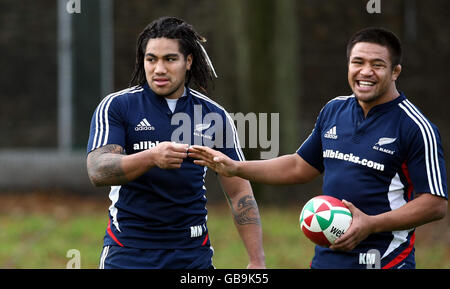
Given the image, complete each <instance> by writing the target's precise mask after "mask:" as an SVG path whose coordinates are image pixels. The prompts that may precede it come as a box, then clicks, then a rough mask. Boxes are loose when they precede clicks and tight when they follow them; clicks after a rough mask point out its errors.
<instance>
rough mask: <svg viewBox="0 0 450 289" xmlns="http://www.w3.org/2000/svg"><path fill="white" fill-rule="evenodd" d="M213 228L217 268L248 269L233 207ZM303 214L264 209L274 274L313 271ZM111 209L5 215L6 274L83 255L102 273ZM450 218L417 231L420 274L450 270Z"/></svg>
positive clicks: (85, 263)
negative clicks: (300, 221)
mask: <svg viewBox="0 0 450 289" xmlns="http://www.w3.org/2000/svg"><path fill="white" fill-rule="evenodd" d="M208 210H209V214H208V227H209V231H210V237H211V242H212V246H213V248H214V251H215V254H214V259H213V263H214V265H215V267H216V268H219V269H222V268H245V267H246V266H247V262H248V258H247V254H246V251H245V248H244V246H243V244H242V241H241V240H240V238H239V235H238V233H237V230H236V229H235V227H234V224H233V222H232V219H231V214H230V212H229V210H228V208H227V207H224V206H219V207H217V206H208ZM298 210H299V208H286V207H281V208H280V207H264V206H260V213H261V216H262V224H263V238H264V249H265V254H266V265H267V267H268V268H276V269H278V268H308V267H309V263H310V262H311V258H312V256H313V251H314V250H313V248H314V246H313V244H312V243H311V242H310V241H309V240H307V239H306V238H305V237H304V236H303V234H302V233H301V231H300V229H299V225H298ZM106 212H107V210H106V208H105V209H104V210H103V209H95V210H91V211H83V212H76V213H70V214H63V215H62V216H61V215H58V214H55V213H54V212H50V213H46V212H30V213H23V212H22V213H20V214H14V213H11V212H5V211H3V210H2V211H1V213H0V244H1V246H0V268H65V267H66V264H67V262H68V261H69V258H67V257H66V253H67V251H68V250H70V249H77V250H79V251H80V254H81V267H82V268H97V266H98V261H99V256H100V253H101V246H102V243H103V235H104V232H105V228H106V224H107V217H106ZM447 219H448V217H447V218H446V219H444V220H442V221H440V222H437V223H436V224H429V225H426V226H425V227H424V228H423V229H418V230H417V233H416V235H417V238H416V261H417V267H418V268H447V269H448V268H450V248H449V246H448V245H449V238H448V236H449V229H448V224H447V223H448V221H447Z"/></svg>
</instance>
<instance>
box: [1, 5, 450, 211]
mask: <svg viewBox="0 0 450 289" xmlns="http://www.w3.org/2000/svg"><path fill="white" fill-rule="evenodd" d="M61 2H62V5H63V6H65V5H66V4H67V3H68V2H70V1H65V0H61ZM61 2H60V4H61ZM72 2H73V1H72ZM75 2H76V1H75ZM78 2H79V3H80V4H81V11H80V13H73V14H70V17H71V21H72V24H71V27H72V28H71V34H72V42H71V43H72V44H71V49H72V52H73V54H72V57H71V60H72V68H71V73H72V78H71V81H72V88H71V93H72V100H71V104H72V114H71V120H72V130H71V134H70V137H71V142H70V148H69V150H68V151H67V150H66V151H65V154H72V155H73V154H76V155H77V156H78V158H79V159H80V160H81V161H80V163H83V162H84V157H85V155H84V150H85V146H86V143H87V138H88V133H89V125H90V120H91V116H92V113H93V112H94V110H95V108H96V106H97V104H98V103H99V102H100V100H101V99H102V98H103V97H104V96H106V94H108V93H111V92H113V91H117V90H121V89H124V88H126V87H128V83H129V81H130V78H131V73H132V70H133V66H134V62H135V45H136V39H137V36H138V34H139V33H140V32H141V31H142V30H143V28H144V27H145V26H146V25H147V24H148V23H150V22H151V21H152V20H154V19H156V18H158V17H161V16H166V15H170V16H177V17H180V18H182V19H184V20H186V21H187V22H189V23H191V24H192V25H193V26H194V27H195V28H196V30H197V31H198V32H199V33H200V34H202V35H203V36H205V37H206V38H207V40H208V42H207V43H206V45H205V47H206V49H207V51H208V54H209V56H210V57H211V60H212V62H213V64H214V67H215V69H216V71H217V73H218V75H219V78H218V79H217V80H216V82H215V87H214V89H212V90H211V91H210V92H209V96H210V97H211V98H212V99H213V100H215V101H217V102H219V103H220V104H222V105H223V106H224V107H225V108H226V109H227V110H228V111H229V112H233V113H237V112H242V113H243V114H247V113H249V112H254V113H269V114H270V113H279V116H280V123H279V128H280V131H279V135H280V151H279V155H282V154H289V153H293V152H295V150H296V149H297V148H298V147H299V146H300V145H301V143H302V142H303V140H304V139H305V138H306V137H307V136H308V135H309V133H310V132H311V130H312V128H313V125H314V122H315V119H316V117H317V115H318V113H319V111H320V109H321V108H322V106H323V105H324V104H325V103H326V102H327V101H328V100H330V99H331V98H334V97H336V96H339V95H349V94H351V90H350V88H349V87H348V84H347V68H346V55H345V46H346V43H347V40H348V39H349V37H350V36H351V35H352V34H353V33H354V32H356V31H357V30H359V29H361V28H364V27H367V26H382V27H385V28H387V29H390V30H392V31H393V32H395V33H396V34H397V35H398V36H399V37H400V39H401V40H402V41H403V44H404V61H403V71H402V74H401V76H400V79H399V81H398V85H397V87H398V88H399V89H400V90H402V91H404V92H405V93H406V95H407V97H408V98H409V99H410V100H411V101H412V102H413V103H415V104H416V105H417V106H418V107H419V108H420V109H421V110H422V111H423V112H424V113H425V115H427V116H428V117H429V118H430V119H431V121H432V122H434V123H435V124H436V125H437V126H438V127H439V129H440V132H441V137H442V140H443V144H444V150H445V152H446V160H447V162H446V163H447V167H448V163H449V162H448V160H449V156H448V151H449V145H450V142H449V138H450V135H449V130H450V120H449V116H448V113H447V109H448V107H449V103H450V99H449V98H448V97H447V96H446V95H447V94H448V93H447V92H446V89H445V83H446V82H447V81H448V78H449V76H450V73H449V71H448V69H447V68H446V66H445V63H450V49H449V47H450V19H449V17H448V11H450V2H449V1H445V0H434V1H425V0H390V1H386V0H380V3H381V13H374V14H370V13H368V12H367V10H366V4H367V2H368V1H367V0H276V1H275V0H164V1H163V0H146V1H141V0H128V1H119V0H116V1H113V0H80V1H78ZM105 7H106V8H105ZM105 9H110V10H108V11H109V12H108V13H109V15H110V18H111V19H110V20H111V21H110V22H109V23H110V24H105V23H108V22H105V21H104V18H102V17H101V15H103V14H104V13H105ZM57 10H58V1H50V0H45V1H15V0H2V1H1V2H0V27H1V29H0V55H1V56H0V61H1V62H0V66H1V77H0V87H1V92H0V98H1V105H0V134H1V135H0V136H1V137H0V160H1V159H3V160H5V159H7V156H8V155H10V154H11V152H15V153H16V155H18V157H19V156H20V155H23V154H22V153H21V152H22V151H24V152H26V151H30V150H32V151H33V152H39V151H46V152H48V151H50V152H52V151H53V150H57V148H58V146H59V145H60V144H59V140H58V122H59V118H58V105H59V101H60V100H59V96H58V79H59V76H58V73H59V70H58V23H59V22H58V13H57ZM102 13H103V14H102ZM102 19H103V20H102ZM105 25H108V26H107V27H106V30H105ZM105 31H106V32H105ZM105 33H109V35H110V38H109V41H110V42H105V41H104V39H105V38H104V36H105ZM105 57H109V62H107V64H108V65H109V66H106V69H101V67H102V65H104V60H103V59H104V58H105ZM105 71H106V72H105ZM105 83H106V84H105ZM269 127H270V126H269ZM247 133H248V132H247ZM269 138H270V136H269ZM247 142H248V141H247ZM242 145H243V146H244V147H248V143H247V144H242ZM18 151H19V153H17V152H18ZM261 151H264V149H261V148H260V147H259V148H256V149H250V148H246V149H244V153H245V155H246V158H247V159H259V158H260V152H261ZM18 157H17V158H18ZM11 163H12V164H14V163H15V162H14V160H13V161H11ZM60 165H61V166H62V167H64V166H66V164H64V163H62V164H60ZM81 168H82V169H80V172H72V173H73V174H72V178H73V179H74V181H75V182H79V183H82V184H86V186H85V187H82V186H81V187H80V188H81V189H80V190H83V191H84V192H92V191H94V189H93V188H91V187H90V184H89V182H88V180H87V175H86V174H85V171H83V170H84V166H82V167H81ZM5 178H6V177H5ZM214 178H215V177H214V175H213V174H209V177H208V180H213V179H214ZM21 180H22V181H23V182H25V183H26V182H27V180H26V178H25V177H23V178H22V179H21ZM208 182H211V185H210V187H209V188H212V190H213V191H215V190H216V189H217V185H216V184H215V183H216V182H215V181H214V182H212V181H208ZM22 185H23V183H22ZM8 186H9V187H8ZM10 186H11V185H5V184H2V182H1V181H0V188H2V189H7V190H11V189H13V188H11V187H10ZM33 186H38V184H33V183H31V184H30V185H29V186H28V188H33ZM61 186H63V184H62V185H61ZM56 187H57V186H56ZM254 190H255V193H256V194H257V196H258V198H260V199H261V200H262V201H266V202H276V203H287V202H289V201H290V200H294V199H295V200H298V199H305V198H309V197H310V196H311V194H315V193H318V192H320V180H317V181H316V182H314V183H312V184H310V185H307V186H282V187H275V188H274V187H270V186H261V185H257V184H255V185H254ZM275 191H276V192H277V193H276V194H274V193H273V192H275ZM278 192H286V193H283V194H281V195H280V194H278ZM208 197H209V198H210V196H208ZM214 199H215V197H214V196H212V197H211V198H210V200H212V201H214Z"/></svg>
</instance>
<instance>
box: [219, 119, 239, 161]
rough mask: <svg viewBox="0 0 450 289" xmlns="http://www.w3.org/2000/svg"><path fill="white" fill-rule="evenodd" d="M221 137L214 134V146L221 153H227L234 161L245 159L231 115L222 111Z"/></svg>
mask: <svg viewBox="0 0 450 289" xmlns="http://www.w3.org/2000/svg"><path fill="white" fill-rule="evenodd" d="M221 135H222V139H220V137H219V138H217V136H216V141H217V142H216V143H217V144H218V145H216V146H215V147H214V148H215V149H216V150H218V151H220V152H221V153H223V154H225V155H227V156H228V157H229V158H231V159H233V160H236V161H245V157H244V153H243V152H242V148H241V145H240V143H239V136H238V132H237V129H236V126H235V125H234V121H233V119H232V118H231V116H230V115H229V114H228V113H227V112H226V111H223V131H222V133H221Z"/></svg>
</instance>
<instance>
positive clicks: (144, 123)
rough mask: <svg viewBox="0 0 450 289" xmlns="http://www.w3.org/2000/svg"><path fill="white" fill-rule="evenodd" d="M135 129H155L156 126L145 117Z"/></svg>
mask: <svg viewBox="0 0 450 289" xmlns="http://www.w3.org/2000/svg"><path fill="white" fill-rule="evenodd" d="M134 130H135V131H142V130H155V127H154V126H152V125H151V124H150V123H149V122H148V120H147V119H146V118H143V119H142V120H141V122H140V123H138V125H137V126H136V127H135V128H134Z"/></svg>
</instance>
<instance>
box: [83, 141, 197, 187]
mask: <svg viewBox="0 0 450 289" xmlns="http://www.w3.org/2000/svg"><path fill="white" fill-rule="evenodd" d="M187 147H188V146H187V145H183V144H175V143H171V142H162V143H160V144H159V145H157V146H156V147H154V148H151V149H149V150H145V151H142V152H139V153H135V154H132V155H126V154H124V149H123V148H122V147H121V146H119V145H114V144H109V145H105V146H102V147H99V148H97V149H95V150H93V151H92V152H90V153H89V155H88V157H87V171H88V175H89V178H90V180H91V182H92V183H93V184H94V185H95V186H114V185H123V184H126V183H128V182H129V181H132V180H134V179H136V178H138V177H140V176H141V175H143V174H144V173H145V172H147V171H148V170H149V169H151V168H152V167H155V166H157V167H159V168H161V169H176V168H180V167H181V163H182V162H183V159H184V158H185V157H186V156H187V153H186V151H187Z"/></svg>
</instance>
